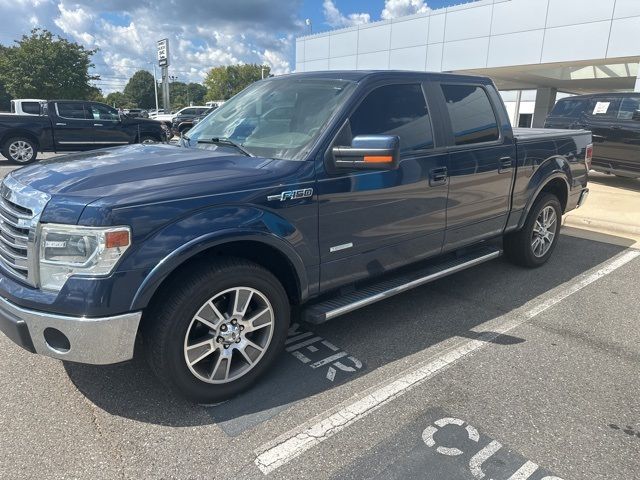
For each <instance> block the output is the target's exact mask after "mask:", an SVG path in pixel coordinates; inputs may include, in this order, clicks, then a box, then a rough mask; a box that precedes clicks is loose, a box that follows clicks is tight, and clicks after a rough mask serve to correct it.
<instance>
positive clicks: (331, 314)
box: [325, 250, 502, 320]
mask: <svg viewBox="0 0 640 480" xmlns="http://www.w3.org/2000/svg"><path fill="white" fill-rule="evenodd" d="M500 255H502V252H501V251H500V250H496V251H495V252H491V253H488V254H487V255H483V256H481V257H478V258H474V259H473V260H469V261H468V262H464V263H461V264H460V265H456V266H455V267H450V268H447V269H445V270H442V271H440V272H436V273H432V274H431V275H427V276H425V277H421V278H417V279H415V280H412V281H411V282H408V283H405V284H403V285H399V286H397V287H394V288H390V289H389V290H385V291H384V292H380V293H377V294H375V295H372V296H370V297H367V298H363V299H362V300H358V301H357V302H353V303H350V304H349V305H345V306H343V307H339V308H336V309H335V310H330V311H328V312H327V313H326V314H325V317H326V319H327V320H331V319H332V318H335V317H339V316H340V315H344V314H345V313H349V312H353V311H354V310H358V309H359V308H362V307H366V306H367V305H371V304H372V303H376V302H379V301H381V300H385V299H387V298H389V297H393V296H394V295H398V294H399V293H402V292H406V291H407V290H411V289H412V288H415V287H419V286H420V285H424V284H425V283H429V282H433V281H435V280H438V279H440V278H443V277H446V276H447V275H451V274H454V273H457V272H459V271H461V270H464V269H466V268H469V267H473V266H476V265H479V264H481V263H484V262H488V261H489V260H493V259H494V258H498V257H499V256H500Z"/></svg>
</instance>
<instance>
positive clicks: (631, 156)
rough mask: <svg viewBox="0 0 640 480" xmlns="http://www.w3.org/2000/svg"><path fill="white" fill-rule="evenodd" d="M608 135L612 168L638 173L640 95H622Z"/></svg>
mask: <svg viewBox="0 0 640 480" xmlns="http://www.w3.org/2000/svg"><path fill="white" fill-rule="evenodd" d="M612 124H613V125H612V127H611V134H610V136H609V144H610V146H609V152H610V155H611V160H612V162H614V165H613V167H614V169H616V170H618V171H621V172H629V173H632V174H634V175H640V96H628V97H623V98H622V99H621V102H620V106H619V108H618V111H617V114H616V118H615V120H614V121H613V122H612Z"/></svg>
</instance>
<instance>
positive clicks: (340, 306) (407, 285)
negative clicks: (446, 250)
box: [301, 247, 502, 325]
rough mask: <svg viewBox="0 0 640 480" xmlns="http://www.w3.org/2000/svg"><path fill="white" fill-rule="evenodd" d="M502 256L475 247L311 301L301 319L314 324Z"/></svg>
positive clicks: (497, 250) (487, 249)
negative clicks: (398, 274) (337, 294)
mask: <svg viewBox="0 0 640 480" xmlns="http://www.w3.org/2000/svg"><path fill="white" fill-rule="evenodd" d="M500 255H502V251H501V250H500V249H498V248H494V247H480V248H476V249H474V250H472V251H470V252H468V253H466V254H464V255H462V256H460V257H457V258H454V259H452V260H447V261H444V262H441V263H437V264H435V265H429V266H427V267H424V268H422V269H420V270H417V271H413V272H411V273H405V274H403V275H400V276H397V277H393V278H390V279H387V280H384V281H382V282H380V283H376V284H374V285H369V286H367V287H363V288H362V289H359V290H356V291H354V292H351V293H348V294H346V295H343V296H340V297H334V298H330V299H329V300H325V301H322V302H319V303H316V304H312V305H310V306H309V307H307V308H306V309H304V310H303V311H302V312H301V320H303V321H305V322H307V323H312V324H316V325H317V324H320V323H324V322H326V321H328V320H331V319H332V318H336V317H339V316H340V315H344V314H345V313H349V312H353V311H354V310H357V309H359V308H362V307H366V306H367V305H371V304H372V303H376V302H379V301H380V300H385V299H387V298H390V297H393V296H394V295H398V294H399V293H402V292H406V291H407V290H411V289H412V288H415V287H419V286H420V285H424V284H426V283H430V282H433V281H435V280H438V279H439V278H443V277H446V276H447V275H451V274H453V273H456V272H459V271H461V270H465V269H467V268H470V267H473V266H475V265H479V264H481V263H484V262H488V261H489V260H493V259H494V258H498V257H499V256H500Z"/></svg>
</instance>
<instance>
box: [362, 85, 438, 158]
mask: <svg viewBox="0 0 640 480" xmlns="http://www.w3.org/2000/svg"><path fill="white" fill-rule="evenodd" d="M350 123H351V134H352V135H353V136H354V137H355V136H357V135H398V136H399V137H400V150H401V151H410V150H421V149H424V148H433V134H432V132H431V119H430V118H429V112H428V110H427V104H426V102H425V99H424V95H423V93H422V88H421V86H420V85H387V86H384V87H380V88H377V89H375V90H374V91H373V92H371V93H370V94H369V95H367V97H366V98H365V99H364V100H363V102H362V103H361V104H360V106H358V108H357V109H356V111H355V112H354V113H353V115H351V118H350Z"/></svg>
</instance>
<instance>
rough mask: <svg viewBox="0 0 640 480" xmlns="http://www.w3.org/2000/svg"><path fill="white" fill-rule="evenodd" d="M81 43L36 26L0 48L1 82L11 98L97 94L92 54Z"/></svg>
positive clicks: (86, 97)
mask: <svg viewBox="0 0 640 480" xmlns="http://www.w3.org/2000/svg"><path fill="white" fill-rule="evenodd" d="M94 53H96V50H88V49H86V48H84V47H83V46H82V45H80V44H78V43H75V42H69V41H68V40H66V39H65V38H62V37H59V36H57V35H54V34H53V33H51V32H50V31H48V30H44V29H40V28H35V29H33V30H31V34H30V35H23V36H22V39H20V40H17V41H16V45H14V46H12V47H9V48H3V49H2V51H1V52H0V83H2V84H3V85H4V86H5V88H6V90H7V92H8V93H9V94H10V95H11V96H12V97H13V98H44V99H53V98H69V99H88V98H90V97H91V96H94V95H95V94H96V91H95V90H96V89H95V87H92V86H91V85H90V83H89V82H90V81H91V80H98V79H99V77H97V76H94V75H90V74H89V68H91V67H93V66H94V65H93V64H92V63H91V57H92V55H93V54H94Z"/></svg>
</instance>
